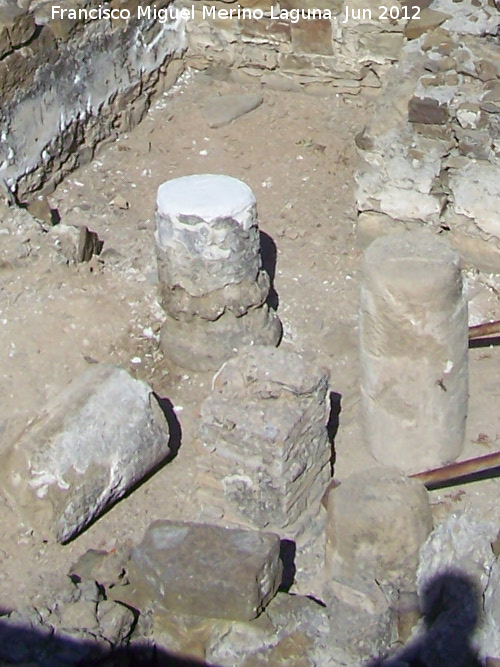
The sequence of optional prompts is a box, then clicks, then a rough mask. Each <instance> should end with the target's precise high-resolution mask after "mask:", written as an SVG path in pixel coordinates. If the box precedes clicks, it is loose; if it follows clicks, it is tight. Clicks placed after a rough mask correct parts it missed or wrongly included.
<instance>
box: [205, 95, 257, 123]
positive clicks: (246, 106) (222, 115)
mask: <svg viewBox="0 0 500 667" xmlns="http://www.w3.org/2000/svg"><path fill="white" fill-rule="evenodd" d="M263 99H264V98H263V97H262V95H260V94H246V95H220V96H215V97H211V98H210V99H208V100H207V101H206V102H205V105H204V107H203V115H204V116H205V118H206V121H207V123H208V124H209V126H210V127H222V126H223V125H227V124H228V123H230V122H231V121H232V120H235V119H236V118H239V117H240V116H243V115H244V114H246V113H249V112H250V111H253V110H254V109H256V108H257V107H259V106H260V105H261V104H262V102H263Z"/></svg>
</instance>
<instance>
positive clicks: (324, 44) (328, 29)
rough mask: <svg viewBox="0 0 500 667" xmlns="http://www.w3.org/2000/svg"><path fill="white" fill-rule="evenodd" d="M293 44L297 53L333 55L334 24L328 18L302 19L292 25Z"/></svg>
mask: <svg viewBox="0 0 500 667" xmlns="http://www.w3.org/2000/svg"><path fill="white" fill-rule="evenodd" d="M292 45H293V50H294V52H297V53H321V54H324V55H333V53H334V50H333V35H332V24H331V21H329V20H328V19H302V20H301V21H298V22H297V23H294V24H293V25H292Z"/></svg>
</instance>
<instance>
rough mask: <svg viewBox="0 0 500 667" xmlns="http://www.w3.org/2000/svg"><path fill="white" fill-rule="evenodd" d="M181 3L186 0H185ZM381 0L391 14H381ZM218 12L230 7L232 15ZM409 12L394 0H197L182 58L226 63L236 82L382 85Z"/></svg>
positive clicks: (332, 88) (300, 86) (335, 88)
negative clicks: (218, 0)
mask: <svg viewBox="0 0 500 667" xmlns="http://www.w3.org/2000/svg"><path fill="white" fill-rule="evenodd" d="M182 3H183V6H184V7H186V8H189V9H190V10H191V7H193V3H192V2H191V0H182ZM384 4H386V5H387V8H388V9H389V8H390V7H394V10H393V16H395V17H397V18H394V19H390V17H389V16H388V15H387V16H388V18H387V19H386V18H383V14H384V11H383V10H381V5H384ZM408 4H412V3H408ZM237 7H240V8H241V10H240V12H239V16H238V14H237V9H236V8H237ZM347 7H349V17H350V18H349V19H348V20H347V21H346V20H345V18H346V8H347ZM223 11H228V12H230V11H233V12H234V13H233V16H232V18H223V16H224V14H222V13H221V12H223ZM358 11H359V12H360V17H361V18H359V19H358V18H354V17H353V16H357V15H358V14H357V12H358ZM243 12H247V14H244V13H243ZM260 12H262V14H263V16H262V18H260ZM313 12H316V14H314V13H313ZM319 12H321V15H320V14H319ZM353 12H354V15H353ZM249 13H250V14H251V15H250V16H249V15H248V14H249ZM410 16H411V10H410V9H409V8H408V7H405V6H404V5H403V4H400V3H399V2H398V0H391V1H390V2H387V3H382V2H380V1H379V0H363V1H362V2H361V1H360V0H354V2H352V1H351V0H345V1H344V0H281V2H279V3H278V2H275V1H274V0H241V1H240V2H239V3H237V4H234V3H231V2H227V3H226V2H212V0H197V1H196V2H195V4H194V9H193V10H192V16H191V19H190V20H188V21H187V25H186V28H187V37H188V44H189V49H188V59H187V62H188V63H189V65H190V66H192V67H194V68H198V69H205V68H206V67H207V66H209V65H215V66H225V67H231V68H232V69H233V77H235V76H237V78H238V79H239V80H241V81H259V82H261V83H262V84H263V85H267V86H269V87H272V88H276V89H280V90H305V91H307V92H309V93H312V94H325V93H329V92H333V93H339V94H340V93H346V94H347V93H348V94H356V93H358V92H359V91H360V90H361V88H363V87H364V88H379V87H380V86H381V79H383V78H384V74H385V73H386V72H387V70H388V68H389V67H390V65H391V63H393V62H395V61H397V60H398V58H399V54H400V53H401V50H402V48H403V46H404V44H405V43H406V41H407V37H406V35H405V30H406V29H407V25H410V24H411V21H410V22H409V21H408V18H409V17H410Z"/></svg>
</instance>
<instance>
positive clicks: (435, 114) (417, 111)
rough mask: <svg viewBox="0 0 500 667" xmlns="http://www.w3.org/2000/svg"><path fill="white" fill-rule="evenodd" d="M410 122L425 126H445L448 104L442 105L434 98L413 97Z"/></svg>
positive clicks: (409, 106) (409, 113) (409, 112)
mask: <svg viewBox="0 0 500 667" xmlns="http://www.w3.org/2000/svg"><path fill="white" fill-rule="evenodd" d="M408 120H409V121H410V123H422V124H423V125H445V123H446V121H447V120H448V109H447V107H446V104H440V103H439V102H438V101H437V100H434V99H432V98H429V97H425V98H423V99H421V98H419V97H412V98H411V100H410V103H409V105H408Z"/></svg>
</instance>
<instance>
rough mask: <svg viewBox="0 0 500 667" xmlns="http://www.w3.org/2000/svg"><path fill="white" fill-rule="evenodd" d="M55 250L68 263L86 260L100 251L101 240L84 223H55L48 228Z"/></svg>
mask: <svg viewBox="0 0 500 667" xmlns="http://www.w3.org/2000/svg"><path fill="white" fill-rule="evenodd" d="M50 234H51V236H52V237H53V238H54V243H55V246H56V248H57V250H58V251H59V252H60V253H61V255H62V256H63V257H64V258H65V260H66V261H67V262H69V263H70V264H79V263H80V262H88V261H89V260H90V259H91V258H92V256H93V255H98V254H99V253H100V252H101V249H102V246H103V242H102V241H101V240H100V239H99V236H98V235H97V233H96V232H92V231H90V229H89V228H88V227H85V226H84V225H62V224H59V225H56V226H55V227H53V228H52V229H51V230H50Z"/></svg>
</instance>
